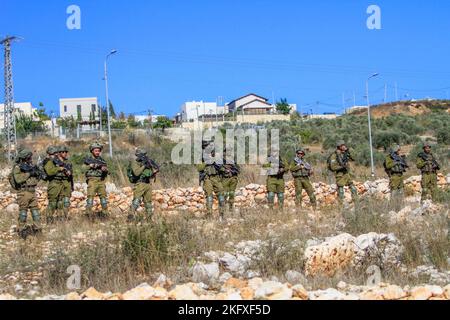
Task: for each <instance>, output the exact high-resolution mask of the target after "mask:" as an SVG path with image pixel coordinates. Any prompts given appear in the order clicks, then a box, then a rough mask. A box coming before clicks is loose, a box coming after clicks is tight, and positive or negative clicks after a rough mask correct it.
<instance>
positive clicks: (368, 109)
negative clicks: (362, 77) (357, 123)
mask: <svg viewBox="0 0 450 320" xmlns="http://www.w3.org/2000/svg"><path fill="white" fill-rule="evenodd" d="M378 75H379V74H378V73H374V74H373V75H371V76H370V77H369V78H368V79H367V81H366V95H367V112H368V122H369V148H370V165H371V169H372V178H375V161H374V157H373V142H372V120H371V114H370V100H369V80H370V79H372V78H375V77H377V76H378Z"/></svg>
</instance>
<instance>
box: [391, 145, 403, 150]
mask: <svg viewBox="0 0 450 320" xmlns="http://www.w3.org/2000/svg"><path fill="white" fill-rule="evenodd" d="M400 149H401V147H400V145H398V144H394V145H393V146H392V148H391V150H392V152H399V151H400Z"/></svg>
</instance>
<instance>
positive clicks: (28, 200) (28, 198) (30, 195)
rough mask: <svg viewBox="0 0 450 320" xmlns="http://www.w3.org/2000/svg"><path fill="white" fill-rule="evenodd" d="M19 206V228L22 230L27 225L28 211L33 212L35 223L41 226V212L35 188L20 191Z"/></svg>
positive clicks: (18, 195) (18, 196)
mask: <svg viewBox="0 0 450 320" xmlns="http://www.w3.org/2000/svg"><path fill="white" fill-rule="evenodd" d="M17 204H18V205H19V226H20V227H21V228H22V227H24V226H25V225H26V223H27V219H28V211H31V215H32V218H33V222H34V223H35V224H36V225H38V226H39V225H40V222H41V213H40V212H39V207H38V202H37V198H36V190H35V189H34V188H29V189H23V190H20V191H18V192H17Z"/></svg>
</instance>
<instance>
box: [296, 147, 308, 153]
mask: <svg viewBox="0 0 450 320" xmlns="http://www.w3.org/2000/svg"><path fill="white" fill-rule="evenodd" d="M296 153H303V154H306V151H305V149H303V148H298V149H297V151H296Z"/></svg>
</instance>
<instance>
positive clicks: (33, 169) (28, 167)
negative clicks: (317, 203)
mask: <svg viewBox="0 0 450 320" xmlns="http://www.w3.org/2000/svg"><path fill="white" fill-rule="evenodd" d="M19 168H20V171H22V172H25V173H29V174H30V176H31V177H35V178H39V177H40V176H41V171H40V170H39V168H38V167H37V166H35V165H33V164H31V163H27V162H25V163H21V164H20V165H19Z"/></svg>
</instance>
